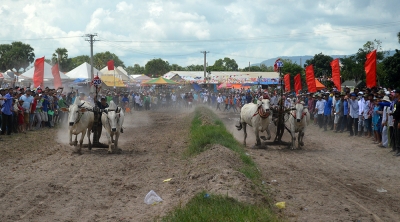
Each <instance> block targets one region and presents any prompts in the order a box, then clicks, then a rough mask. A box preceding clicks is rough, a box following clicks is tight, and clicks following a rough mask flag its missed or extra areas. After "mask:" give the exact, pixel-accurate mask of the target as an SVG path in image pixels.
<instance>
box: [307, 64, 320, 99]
mask: <svg viewBox="0 0 400 222" xmlns="http://www.w3.org/2000/svg"><path fill="white" fill-rule="evenodd" d="M306 80H307V87H308V92H310V93H315V92H317V86H316V85H315V77H314V68H313V65H309V66H307V67H306Z"/></svg>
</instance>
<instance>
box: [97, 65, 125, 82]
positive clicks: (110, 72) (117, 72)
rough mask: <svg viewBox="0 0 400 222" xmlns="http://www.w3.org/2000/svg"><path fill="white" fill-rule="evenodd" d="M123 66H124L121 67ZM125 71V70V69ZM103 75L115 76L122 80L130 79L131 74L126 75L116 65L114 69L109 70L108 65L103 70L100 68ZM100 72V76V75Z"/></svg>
mask: <svg viewBox="0 0 400 222" xmlns="http://www.w3.org/2000/svg"><path fill="white" fill-rule="evenodd" d="M121 68H122V67H121ZM124 71H125V70H124ZM125 72H126V71H125ZM100 73H101V75H102V76H103V75H104V76H114V73H115V77H117V78H119V79H121V80H122V81H129V76H128V75H126V74H125V73H124V72H122V71H121V70H120V69H119V68H117V67H114V70H108V67H107V66H106V67H104V68H103V69H102V70H100ZM100 73H99V76H100ZM100 78H101V77H100Z"/></svg>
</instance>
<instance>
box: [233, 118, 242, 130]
mask: <svg viewBox="0 0 400 222" xmlns="http://www.w3.org/2000/svg"><path fill="white" fill-rule="evenodd" d="M235 126H236V129H237V130H238V131H240V130H241V129H242V128H243V125H242V121H241V118H239V123H238V125H235Z"/></svg>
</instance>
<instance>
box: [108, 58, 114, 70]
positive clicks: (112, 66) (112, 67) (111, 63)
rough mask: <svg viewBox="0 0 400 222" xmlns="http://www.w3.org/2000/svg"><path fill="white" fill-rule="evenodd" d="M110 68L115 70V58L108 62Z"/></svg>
mask: <svg viewBox="0 0 400 222" xmlns="http://www.w3.org/2000/svg"><path fill="white" fill-rule="evenodd" d="M107 67H108V70H114V60H110V61H108V62H107Z"/></svg>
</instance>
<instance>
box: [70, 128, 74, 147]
mask: <svg viewBox="0 0 400 222" xmlns="http://www.w3.org/2000/svg"><path fill="white" fill-rule="evenodd" d="M69 145H70V146H73V145H74V143H73V142H72V132H71V131H69Z"/></svg>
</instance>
